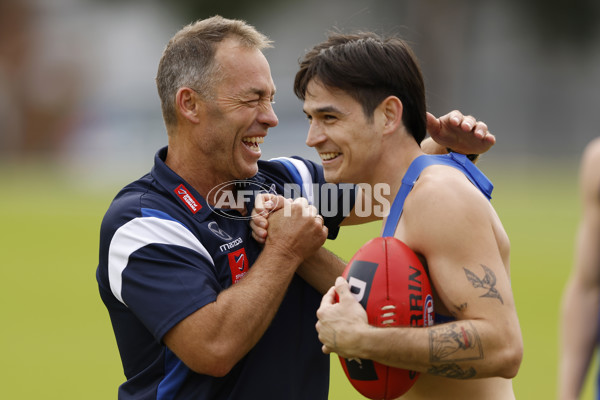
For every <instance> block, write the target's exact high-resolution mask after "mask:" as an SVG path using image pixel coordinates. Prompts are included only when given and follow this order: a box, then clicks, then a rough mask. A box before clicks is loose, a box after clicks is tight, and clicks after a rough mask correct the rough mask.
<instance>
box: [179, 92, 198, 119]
mask: <svg viewBox="0 0 600 400" xmlns="http://www.w3.org/2000/svg"><path fill="white" fill-rule="evenodd" d="M200 102H201V100H200V98H199V96H198V94H197V93H196V92H194V91H193V90H192V89H190V88H187V87H182V88H179V90H178V91H177V93H176V94H175V107H176V108H177V113H178V114H179V115H180V116H181V118H184V119H186V120H188V121H190V122H192V123H198V122H200V118H199V111H200V107H201V104H200Z"/></svg>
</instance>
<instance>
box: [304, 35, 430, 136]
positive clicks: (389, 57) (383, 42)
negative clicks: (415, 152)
mask: <svg viewBox="0 0 600 400" xmlns="http://www.w3.org/2000/svg"><path fill="white" fill-rule="evenodd" d="M313 79H314V80H318V81H319V82H320V83H322V84H323V85H325V86H326V87H330V88H336V89H341V90H343V91H344V92H346V93H348V94H349V95H350V96H352V97H353V98H354V99H356V101H358V102H359V103H360V104H361V105H362V108H363V111H364V113H365V115H366V117H367V118H369V119H371V118H372V117H373V112H374V111H375V108H377V106H378V105H379V104H381V102H382V101H383V100H384V99H385V98H386V97H388V96H396V97H398V98H399V99H400V101H401V102H402V105H403V113H402V122H403V123H404V125H405V126H406V128H407V130H408V131H409V132H410V133H411V134H412V136H413V137H414V138H415V140H416V141H417V143H420V142H421V141H422V140H423V139H424V137H425V134H426V120H427V118H426V104H425V85H424V83H423V76H422V74H421V70H420V69H419V66H418V64H417V60H416V57H415V56H414V54H413V52H412V50H411V49H410V47H409V46H408V45H407V44H406V43H405V42H404V41H403V40H402V39H399V38H397V37H390V38H385V39H383V38H381V37H379V36H378V35H377V34H375V33H362V32H361V33H357V34H341V33H333V34H331V35H330V36H329V37H328V39H327V40H326V41H325V42H323V43H320V44H318V45H316V46H315V47H313V48H312V49H311V50H310V51H308V52H307V53H306V55H305V56H304V57H303V58H302V59H301V60H300V70H299V71H298V72H297V73H296V78H295V80H294V93H295V94H296V96H298V98H300V99H301V100H304V99H305V97H306V88H307V86H308V83H309V82H310V81H311V80H313Z"/></svg>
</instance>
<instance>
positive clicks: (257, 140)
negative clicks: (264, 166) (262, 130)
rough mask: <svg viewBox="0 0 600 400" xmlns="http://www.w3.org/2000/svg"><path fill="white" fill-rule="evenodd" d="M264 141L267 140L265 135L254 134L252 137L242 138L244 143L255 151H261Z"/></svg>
mask: <svg viewBox="0 0 600 400" xmlns="http://www.w3.org/2000/svg"><path fill="white" fill-rule="evenodd" d="M264 141H265V138H264V137H263V136H252V137H245V138H243V139H242V143H244V145H245V146H246V147H247V148H249V149H250V150H252V151H254V152H255V153H260V144H261V143H263V142H264Z"/></svg>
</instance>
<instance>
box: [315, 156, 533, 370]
mask: <svg viewBox="0 0 600 400" xmlns="http://www.w3.org/2000/svg"><path fill="white" fill-rule="evenodd" d="M432 168H433V167H432ZM422 179H423V177H422V178H421V179H420V180H422ZM444 179H447V178H444ZM461 185H462V186H457V185H455V184H454V183H453V184H452V185H451V187H447V188H446V190H445V191H444V190H439V187H440V186H442V184H441V183H440V182H431V189H430V190H428V189H426V188H423V187H421V188H420V189H419V191H418V193H419V194H420V196H413V194H411V195H410V196H409V197H408V198H407V201H406V203H405V215H404V216H403V219H404V218H406V220H405V221H401V223H403V224H405V226H404V228H405V229H408V230H407V232H410V237H411V239H410V242H408V243H407V244H408V245H409V246H410V247H412V248H413V249H414V250H415V251H416V252H417V253H420V254H422V255H424V256H425V258H426V259H427V264H428V267H429V271H430V275H431V282H432V284H433V286H434V287H435V290H436V292H437V294H438V297H439V299H440V300H441V302H442V303H443V304H444V306H445V307H446V308H447V309H448V310H449V311H450V312H451V313H452V314H453V315H454V316H455V317H456V318H457V321H456V322H451V323H447V324H440V325H436V326H433V327H427V328H373V327H371V326H369V325H367V323H366V314H365V312H364V310H363V309H362V307H361V306H360V305H359V304H358V303H357V302H356V300H354V298H353V296H351V295H350V294H349V293H348V284H347V283H345V281H344V280H342V279H339V280H338V281H337V282H336V289H337V290H338V295H339V296H340V302H339V303H338V304H334V302H333V296H334V293H333V292H332V291H330V292H328V294H326V295H325V296H324V298H323V304H322V306H321V307H320V308H319V311H318V312H317V315H318V317H319V322H318V323H317V329H318V331H319V338H320V339H321V341H322V342H323V343H324V347H323V349H324V351H325V352H330V351H335V352H337V353H338V354H340V355H342V356H343V357H349V358H353V357H356V358H365V359H372V360H375V361H378V362H380V363H382V364H386V365H390V366H395V367H400V368H404V369H410V370H416V371H420V372H426V373H430V374H435V375H439V376H444V377H449V378H456V379H468V378H483V377H491V376H501V377H505V378H511V377H513V376H514V375H515V374H516V373H517V371H518V368H519V365H520V362H521V357H522V338H521V332H520V328H519V322H518V318H517V314H516V310H515V305H514V301H513V296H512V292H511V288H510V282H509V276H508V272H507V270H506V269H505V262H506V261H505V260H503V258H502V256H501V254H500V252H499V250H498V245H497V242H496V237H495V232H494V231H493V229H492V224H491V223H490V221H489V219H490V217H489V208H490V207H491V206H490V205H489V203H488V202H487V200H485V199H484V198H483V196H482V195H481V194H480V193H478V192H476V190H475V189H474V188H473V187H472V185H471V184H470V183H468V182H466V181H464V177H462V180H461ZM469 185H471V187H470V188H469V187H468V186H469ZM436 187H437V188H438V189H437V190H436ZM463 189H464V190H463ZM471 189H472V190H471ZM464 191H467V195H462V193H463V192H464ZM459 193H460V194H459ZM414 194H416V193H414ZM433 198H437V199H443V200H440V201H432V199H433ZM409 202H413V204H410V203H409ZM415 204H428V206H426V207H420V208H418V207H417V208H415ZM417 209H419V212H414V211H415V210H417ZM409 215H410V218H407V217H408V216H409ZM414 224H416V225H414Z"/></svg>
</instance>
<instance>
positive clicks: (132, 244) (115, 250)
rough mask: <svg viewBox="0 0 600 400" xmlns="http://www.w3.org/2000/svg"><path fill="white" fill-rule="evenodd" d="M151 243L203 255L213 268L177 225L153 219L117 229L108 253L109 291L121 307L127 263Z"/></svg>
mask: <svg viewBox="0 0 600 400" xmlns="http://www.w3.org/2000/svg"><path fill="white" fill-rule="evenodd" d="M153 243H157V244H171V245H176V246H182V247H186V248H188V249H191V250H194V251H196V252H198V253H200V254H202V255H203V256H204V257H206V258H207V259H208V260H209V261H210V263H211V264H213V265H214V262H213V260H212V257H211V256H210V254H209V253H208V251H207V250H206V248H205V247H204V246H203V245H202V243H200V241H199V240H198V238H196V237H195V236H194V235H193V234H192V233H191V232H190V231H189V230H188V229H186V228H185V227H184V226H183V225H182V224H180V223H179V222H176V221H170V220H166V219H162V218H156V217H142V218H135V219H132V220H131V221H129V222H128V223H126V224H125V225H123V226H121V227H120V228H119V229H117V231H116V232H115V234H114V236H113V238H112V240H111V242H110V247H109V249H108V280H109V283H110V289H111V291H112V293H113V294H114V295H115V297H116V298H117V299H118V300H119V301H120V302H121V303H123V304H125V302H124V301H123V297H122V293H121V290H122V285H123V279H122V276H123V271H124V270H125V268H126V267H127V263H128V262H129V256H130V255H131V254H132V253H133V252H135V251H137V250H139V249H141V248H142V247H144V246H147V245H149V244H153ZM125 305H127V304H125Z"/></svg>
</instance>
